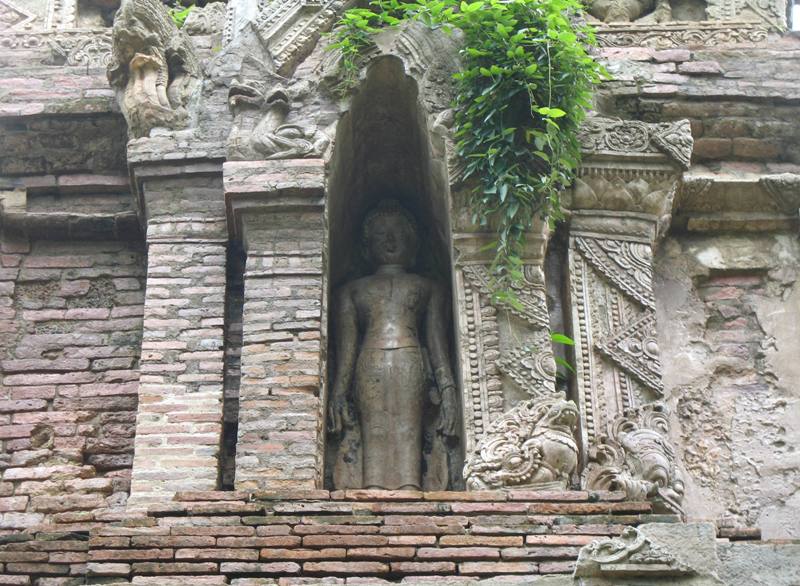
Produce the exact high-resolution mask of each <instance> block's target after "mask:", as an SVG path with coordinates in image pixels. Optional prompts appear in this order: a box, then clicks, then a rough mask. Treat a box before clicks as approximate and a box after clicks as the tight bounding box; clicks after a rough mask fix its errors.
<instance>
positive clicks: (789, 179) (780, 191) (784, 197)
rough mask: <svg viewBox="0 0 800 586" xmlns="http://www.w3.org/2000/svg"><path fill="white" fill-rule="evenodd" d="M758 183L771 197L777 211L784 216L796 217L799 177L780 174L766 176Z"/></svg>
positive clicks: (799, 206)
mask: <svg viewBox="0 0 800 586" xmlns="http://www.w3.org/2000/svg"><path fill="white" fill-rule="evenodd" d="M759 183H761V185H762V186H763V187H764V189H766V190H767V192H768V193H769V194H770V196H772V199H773V201H774V202H775V203H776V205H777V206H778V209H779V210H780V211H781V212H783V213H784V214H786V215H789V216H796V215H797V214H798V210H800V175H797V174H795V173H781V174H779V175H767V176H766V177H762V178H761V179H760V180H759Z"/></svg>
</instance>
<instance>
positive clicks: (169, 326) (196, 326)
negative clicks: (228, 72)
mask: <svg viewBox="0 0 800 586" xmlns="http://www.w3.org/2000/svg"><path fill="white" fill-rule="evenodd" d="M146 173H147V174H146ZM136 178H137V183H138V184H139V192H140V194H141V196H142V201H143V207H144V209H145V213H146V219H147V249H148V258H147V291H146V297H145V304H144V326H143V327H144V330H143V333H142V355H141V363H140V371H141V378H140V385H139V408H138V415H137V419H136V440H135V452H134V459H133V471H132V480H131V499H130V503H131V504H133V505H138V504H142V503H147V502H154V501H164V500H170V499H171V498H172V496H173V495H174V493H175V492H177V491H184V490H214V489H216V488H217V484H218V477H219V454H220V441H221V434H222V399H223V338H224V315H225V262H226V248H227V226H226V220H225V210H224V203H223V193H222V181H221V176H220V172H219V166H216V170H215V169H214V167H213V166H211V167H209V166H207V165H206V166H199V165H198V166H188V167H181V168H173V167H166V166H163V167H162V166H159V167H148V168H146V169H145V170H138V171H137V173H136Z"/></svg>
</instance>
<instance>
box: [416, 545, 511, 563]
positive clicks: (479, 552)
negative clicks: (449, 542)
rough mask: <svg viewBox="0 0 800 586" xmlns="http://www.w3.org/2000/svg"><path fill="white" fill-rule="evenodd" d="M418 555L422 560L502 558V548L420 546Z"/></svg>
mask: <svg viewBox="0 0 800 586" xmlns="http://www.w3.org/2000/svg"><path fill="white" fill-rule="evenodd" d="M417 557H418V558H419V559H421V560H426V559H446V560H496V559H500V550H499V549H497V548H495V547H440V548H435V547H420V548H419V549H418V550H417Z"/></svg>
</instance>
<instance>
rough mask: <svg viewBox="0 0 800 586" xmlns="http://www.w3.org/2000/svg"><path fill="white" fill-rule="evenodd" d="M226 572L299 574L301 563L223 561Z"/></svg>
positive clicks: (222, 564)
mask: <svg viewBox="0 0 800 586" xmlns="http://www.w3.org/2000/svg"><path fill="white" fill-rule="evenodd" d="M220 572H223V573H225V574H299V573H300V564H297V563H294V562H222V563H221V564H220Z"/></svg>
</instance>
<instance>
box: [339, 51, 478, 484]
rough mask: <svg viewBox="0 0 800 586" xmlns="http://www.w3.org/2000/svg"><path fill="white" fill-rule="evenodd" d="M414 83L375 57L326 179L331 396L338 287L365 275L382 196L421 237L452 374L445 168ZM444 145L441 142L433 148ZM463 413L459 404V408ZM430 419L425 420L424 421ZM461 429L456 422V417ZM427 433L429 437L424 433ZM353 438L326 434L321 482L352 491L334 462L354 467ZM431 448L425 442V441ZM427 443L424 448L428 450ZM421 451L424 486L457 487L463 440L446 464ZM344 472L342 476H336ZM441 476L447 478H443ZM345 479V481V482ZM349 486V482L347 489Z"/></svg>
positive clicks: (424, 269) (420, 266) (394, 64)
mask: <svg viewBox="0 0 800 586" xmlns="http://www.w3.org/2000/svg"><path fill="white" fill-rule="evenodd" d="M418 93H419V92H418V87H417V83H416V81H415V80H414V79H413V78H412V77H410V76H408V75H407V74H406V73H405V70H404V66H403V62H402V61H401V60H400V59H399V58H397V57H394V56H381V57H378V58H376V59H375V60H374V61H373V62H372V63H371V64H370V66H369V68H368V70H367V73H366V77H365V79H364V81H363V82H362V84H361V87H360V88H359V89H358V91H357V93H356V94H355V95H354V96H353V98H352V101H351V104H350V109H349V111H348V112H346V113H345V114H344V115H343V116H342V117H341V119H340V121H339V123H338V125H337V130H336V138H335V142H334V149H333V154H332V158H331V161H330V171H329V176H328V182H327V204H326V205H327V209H326V212H327V225H328V242H329V248H328V263H327V264H328V278H329V280H328V291H329V293H328V296H329V299H328V303H327V306H328V308H329V319H328V328H329V336H328V348H329V354H328V383H327V384H328V394H330V386H331V384H332V381H333V380H334V377H335V368H336V360H335V353H336V347H335V341H334V337H333V335H332V332H333V328H334V327H335V325H336V320H337V316H336V305H335V302H334V298H335V295H336V293H337V290H338V289H339V288H340V287H342V286H343V285H344V284H345V283H348V282H350V281H352V280H353V279H357V278H360V277H363V276H365V275H368V274H370V272H371V268H370V267H369V265H368V263H367V261H366V260H365V258H364V256H363V251H362V246H361V227H362V223H363V221H364V218H365V216H366V215H367V213H368V212H369V211H370V210H371V209H373V208H374V207H375V206H376V205H377V204H378V203H379V202H380V201H381V200H384V199H393V200H396V201H398V202H399V203H400V204H401V205H402V206H403V207H404V208H405V209H407V210H408V211H409V212H411V214H413V216H414V218H415V220H416V224H417V230H418V233H419V234H418V236H419V252H418V255H417V259H416V266H415V268H414V272H415V273H417V274H421V275H423V276H426V277H429V278H431V279H434V280H435V281H436V282H437V283H439V284H440V285H441V286H442V287H443V288H444V290H445V296H446V298H447V300H448V302H447V308H446V316H447V319H446V322H447V331H446V339H447V343H448V346H449V354H450V367H451V369H452V371H453V373H457V372H458V370H457V365H456V359H455V344H454V339H453V338H454V334H453V319H452V311H453V303H452V301H451V299H452V270H451V259H450V250H451V243H450V221H449V216H448V213H449V212H448V210H449V192H448V181H447V170H446V169H447V167H446V164H445V162H444V161H443V160H441V158H440V157H438V156H435V155H434V154H433V153H434V150H435V151H436V152H443V151H444V149H443V148H437V149H433V148H432V143H431V141H432V140H436V139H437V138H438V137H433V138H432V136H431V134H430V133H429V131H428V123H427V116H426V113H425V111H424V108H423V107H422V106H421V104H420V102H419V99H418ZM438 146H441V145H438ZM457 411H458V413H459V417H460V409H458V410H457ZM429 423H430V422H427V423H426V425H428V424H429ZM458 427H459V429H460V428H461V421H460V420H459V421H458ZM426 435H427V434H426ZM354 439H355V440H357V438H350V440H348V438H344V440H342V441H339V440H341V438H339V437H337V438H333V437H329V438H328V441H327V445H326V466H325V484H326V486H328V487H336V488H342V487H344V488H351V487H355V485H357V484H358V483H357V482H355V485H353V481H352V478H351V479H350V480H342V479H341V477H339V478H338V479H337V478H336V474H334V468H335V467H336V462H337V459H341V458H349V459H350V460H353V459H356V461H350V465H351V468H352V469H357V468H358V466H359V465H360V464H359V463H358V461H357V460H358V458H359V456H358V454H357V450H356V451H355V452H354V451H353V449H351V447H352V446H351V447H348V446H344V445H340V444H345V443H348V441H351V440H354ZM428 448H430V444H428ZM428 448H426V449H428ZM433 452H434V455H431V453H430V452H429V453H427V454H426V459H425V460H424V464H423V467H424V468H425V469H426V474H425V476H424V479H423V488H425V489H430V490H433V489H444V488H451V489H459V488H461V487H462V481H461V468H462V466H463V454H462V453H461V445H460V442H458V443H457V444H456V443H455V442H449V445H448V446H447V449H446V457H445V459H444V464H443V463H442V458H441V449H434V450H433ZM340 476H341V475H340ZM443 476H444V478H443ZM343 483H344V486H342V484H343ZM348 484H350V486H348Z"/></svg>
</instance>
